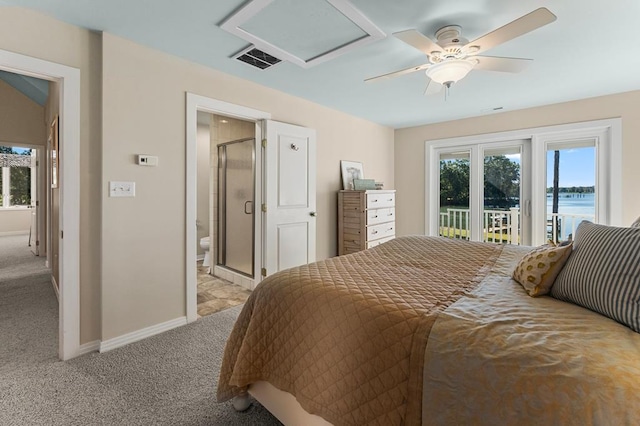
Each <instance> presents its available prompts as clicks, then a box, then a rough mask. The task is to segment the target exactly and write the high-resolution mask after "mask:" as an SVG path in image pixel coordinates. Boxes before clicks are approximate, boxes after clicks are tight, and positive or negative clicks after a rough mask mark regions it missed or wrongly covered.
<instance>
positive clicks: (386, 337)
mask: <svg viewBox="0 0 640 426" xmlns="http://www.w3.org/2000/svg"><path fill="white" fill-rule="evenodd" d="M501 251H502V246H498V245H489V244H484V243H473V242H467V241H456V240H449V239H444V238H437V237H435V238H434V237H402V238H397V239H395V240H392V241H390V242H388V243H385V244H383V245H380V246H378V247H376V248H373V249H371V250H366V251H363V252H358V253H355V254H351V255H348V256H342V257H337V258H332V259H328V260H324V261H321V262H316V263H312V264H310V265H305V266H301V267H297V268H292V269H289V270H286V271H282V272H279V273H277V274H274V275H272V276H270V277H268V278H267V279H265V280H264V281H263V282H262V283H261V284H260V285H259V286H258V287H257V288H256V290H255V291H254V292H253V293H252V295H251V297H250V298H249V300H248V301H247V303H246V304H245V307H244V309H243V310H242V313H241V314H240V317H239V318H238V321H237V323H236V324H235V326H234V329H233V331H232V333H231V336H230V337H229V340H228V342H227V346H226V348H225V354H224V359H223V364H222V369H221V372H220V380H219V385H218V400H219V401H224V400H228V399H230V398H232V397H234V396H236V395H238V394H239V393H241V392H242V391H243V390H245V389H246V388H247V386H248V385H249V384H251V383H254V382H257V381H261V380H266V381H268V382H270V383H271V384H272V385H274V386H276V387H277V388H279V389H281V390H284V391H286V392H289V393H291V394H293V395H295V397H296V399H297V400H298V402H299V403H300V404H301V405H302V407H303V408H304V409H305V410H307V411H308V412H310V413H312V414H318V415H320V416H321V417H323V418H325V419H326V420H328V421H329V422H331V423H333V424H335V425H368V424H371V425H385V426H390V425H419V424H421V422H422V419H421V417H422V387H423V368H424V367H423V363H424V357H425V346H426V344H427V340H428V337H429V332H430V330H431V327H432V326H433V324H434V321H435V319H436V318H437V317H438V315H439V314H440V313H441V312H442V311H444V309H446V308H447V307H448V306H450V305H451V304H452V303H454V302H455V301H456V300H458V299H459V298H460V297H461V296H463V295H464V294H466V293H468V292H470V291H471V290H473V289H474V288H475V287H477V285H478V284H479V283H480V281H482V279H483V277H484V276H485V275H486V274H487V273H488V272H489V270H490V269H491V267H492V265H493V263H494V262H495V260H496V259H497V258H498V256H499V255H500V253H501Z"/></svg>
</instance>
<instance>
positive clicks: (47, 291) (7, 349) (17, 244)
mask: <svg viewBox="0 0 640 426" xmlns="http://www.w3.org/2000/svg"><path fill="white" fill-rule="evenodd" d="M27 243H28V236H27V235H12V236H2V237H0V342H2V344H0V376H1V377H3V378H7V377H10V376H11V375H12V374H13V373H15V372H16V371H19V368H15V367H18V366H19V365H20V364H24V363H27V362H30V361H36V360H38V361H41V360H45V359H57V358H58V300H57V298H56V296H55V293H54V291H53V287H52V285H51V278H50V272H49V270H48V269H47V268H46V267H45V266H44V265H45V259H44V257H36V256H34V255H33V253H31V249H30V248H29V247H28V245H27Z"/></svg>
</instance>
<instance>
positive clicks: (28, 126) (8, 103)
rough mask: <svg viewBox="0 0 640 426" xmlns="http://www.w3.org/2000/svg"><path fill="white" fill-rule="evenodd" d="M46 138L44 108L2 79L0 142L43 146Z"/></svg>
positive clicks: (0, 87) (0, 91)
mask: <svg viewBox="0 0 640 426" xmlns="http://www.w3.org/2000/svg"><path fill="white" fill-rule="evenodd" d="M1 19H2V18H1V17H0V20H1ZM0 31H2V30H1V29H0ZM0 43H1V42H0ZM0 45H1V44H0ZM46 138H47V137H46V134H45V126H44V108H43V107H41V106H40V105H38V104H37V103H35V102H33V101H32V100H31V99H29V98H27V97H26V96H25V95H23V94H22V93H20V92H19V91H17V90H16V89H14V88H13V87H11V86H10V85H9V84H7V83H5V82H4V81H2V80H0V142H2V143H3V144H7V143H10V144H16V145H17V146H19V144H21V143H26V144H31V145H40V146H42V145H44V144H45V143H46V141H47V139H46Z"/></svg>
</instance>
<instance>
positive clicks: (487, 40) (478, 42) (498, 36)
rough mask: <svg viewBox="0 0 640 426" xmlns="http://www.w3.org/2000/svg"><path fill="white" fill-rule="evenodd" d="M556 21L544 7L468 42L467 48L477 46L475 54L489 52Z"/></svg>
mask: <svg viewBox="0 0 640 426" xmlns="http://www.w3.org/2000/svg"><path fill="white" fill-rule="evenodd" d="M555 20H556V15H554V14H553V13H551V12H550V11H549V9H547V8H546V7H541V8H539V9H536V10H534V11H533V12H531V13H528V14H526V15H524V16H522V17H520V18H518V19H516V20H515V21H512V22H510V23H508V24H507V25H504V26H502V27H500V28H498V29H497V30H493V31H491V32H490V33H488V34H485V35H483V36H482V37H480V38H477V39H475V40H474V41H472V42H470V43H469V44H468V46H478V47H479V48H480V49H479V50H478V52H477V53H480V52H484V51H485V50H489V49H491V48H492V47H495V46H497V45H499V44H502V43H505V42H507V41H509V40H512V39H514V38H516V37H520V36H521V35H523V34H526V33H528V32H530V31H533V30H535V29H537V28H540V27H543V26H545V25H547V24H550V23H552V22H553V21H555Z"/></svg>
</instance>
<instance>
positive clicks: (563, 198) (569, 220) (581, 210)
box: [547, 192, 596, 240]
mask: <svg viewBox="0 0 640 426" xmlns="http://www.w3.org/2000/svg"><path fill="white" fill-rule="evenodd" d="M552 206H553V197H552V195H551V194H547V216H550V215H551V211H552ZM595 214H596V201H595V194H594V193H570V192H569V193H561V194H559V197H558V215H559V216H560V217H561V223H560V239H562V240H565V239H567V238H568V236H569V234H573V233H574V232H575V229H576V228H577V227H578V225H579V224H580V222H582V221H583V220H589V221H594V220H595ZM563 215H567V216H564V217H563ZM562 222H563V223H562Z"/></svg>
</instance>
